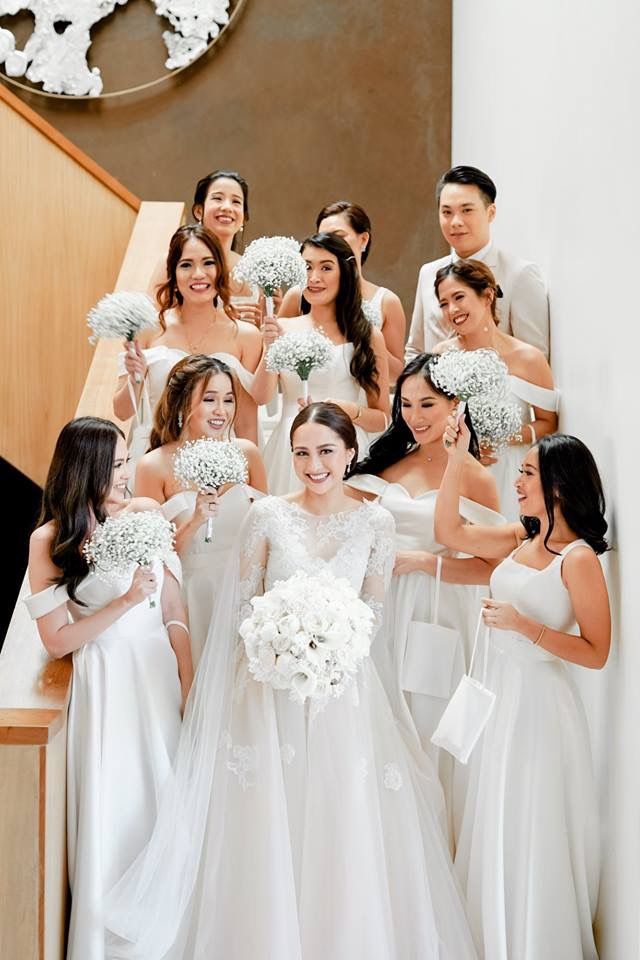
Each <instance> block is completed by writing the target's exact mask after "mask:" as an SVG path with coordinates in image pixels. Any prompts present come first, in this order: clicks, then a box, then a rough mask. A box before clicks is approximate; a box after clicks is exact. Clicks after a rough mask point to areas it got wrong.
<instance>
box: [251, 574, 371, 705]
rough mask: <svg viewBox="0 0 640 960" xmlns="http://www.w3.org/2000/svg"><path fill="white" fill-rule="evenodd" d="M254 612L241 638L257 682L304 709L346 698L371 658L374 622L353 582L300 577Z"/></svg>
mask: <svg viewBox="0 0 640 960" xmlns="http://www.w3.org/2000/svg"><path fill="white" fill-rule="evenodd" d="M251 606H252V607H253V612H252V614H251V616H249V617H247V619H246V620H244V621H243V622H242V624H241V625H240V636H241V637H242V639H243V640H244V645H245V650H246V653H247V658H248V661H249V671H250V672H251V674H252V675H253V676H254V677H255V679H256V680H259V681H261V682H262V683H269V684H271V686H272V687H274V688H275V689H276V690H288V691H289V697H290V699H291V700H293V701H294V702H296V703H301V704H302V703H304V702H305V701H306V700H307V699H311V700H314V701H316V702H318V703H324V702H326V701H327V700H328V699H329V697H340V696H342V694H343V693H344V691H345V689H346V688H347V686H348V685H349V684H350V683H351V681H352V679H353V677H354V676H355V674H356V673H357V671H358V668H359V666H360V664H361V663H362V661H363V660H364V658H365V657H367V656H368V655H369V648H370V646H371V635H372V630H373V620H374V614H373V612H372V610H371V609H370V608H369V607H368V606H367V604H366V603H364V602H363V601H362V600H361V599H360V598H359V597H358V595H357V593H356V592H355V590H354V589H353V587H352V586H351V584H350V583H349V581H348V580H346V579H344V578H342V577H335V576H334V575H333V574H332V573H330V572H328V571H323V572H321V573H318V574H315V575H313V576H311V575H309V574H307V573H303V572H298V573H295V574H294V575H293V576H292V577H289V579H288V580H278V581H277V582H276V583H275V584H274V585H273V587H272V588H271V589H270V590H268V591H267V592H266V593H265V594H264V595H263V596H260V597H254V598H253V599H252V600H251Z"/></svg>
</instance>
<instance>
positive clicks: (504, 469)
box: [489, 375, 560, 521]
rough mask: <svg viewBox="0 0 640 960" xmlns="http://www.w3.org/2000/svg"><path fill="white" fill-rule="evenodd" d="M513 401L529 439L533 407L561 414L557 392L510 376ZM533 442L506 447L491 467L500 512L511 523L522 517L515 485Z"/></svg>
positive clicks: (510, 394) (498, 454) (511, 398)
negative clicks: (529, 425) (518, 410)
mask: <svg viewBox="0 0 640 960" xmlns="http://www.w3.org/2000/svg"><path fill="white" fill-rule="evenodd" d="M509 400H510V401H511V402H512V403H515V404H516V405H517V406H518V407H519V409H520V414H521V416H522V430H523V434H524V436H525V437H527V438H528V437H529V434H530V433H531V431H530V430H529V428H528V427H527V424H529V423H531V422H532V421H533V410H532V407H539V408H540V409H541V410H551V411H553V412H554V413H557V411H558V406H559V402H560V394H559V392H558V391H557V390H549V389H547V388H546V387H539V386H538V385H537V384H535V383H530V382H529V381H528V380H523V379H522V378H521V377H513V376H511V375H510V376H509ZM531 446H532V444H530V443H519V444H517V445H516V446H513V447H504V448H503V449H502V450H499V451H498V452H497V454H496V456H497V460H498V462H497V463H493V464H491V466H490V467H489V470H491V473H492V474H493V476H494V477H495V481H496V485H497V487H498V496H499V498H500V500H499V502H500V511H501V513H503V514H504V516H505V517H506V518H507V520H508V521H517V520H518V519H519V517H520V506H519V504H518V497H517V495H516V489H515V482H516V479H517V476H518V471H519V469H520V467H521V466H522V461H523V460H524V458H525V457H526V455H527V452H528V451H529V450H530V449H531Z"/></svg>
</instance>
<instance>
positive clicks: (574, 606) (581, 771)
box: [436, 418, 611, 960]
mask: <svg viewBox="0 0 640 960" xmlns="http://www.w3.org/2000/svg"><path fill="white" fill-rule="evenodd" d="M458 429H459V433H458ZM468 442H469V433H468V430H467V429H466V426H465V425H464V423H462V424H460V427H459V428H458V426H457V425H456V421H455V419H454V418H452V419H451V420H450V423H449V425H448V427H447V430H446V433H445V443H446V444H448V445H449V446H448V450H449V453H450V460H449V464H448V466H447V469H446V472H445V477H444V480H443V482H442V485H441V488H440V493H439V495H438V502H437V505H436V534H437V536H438V538H439V539H441V540H442V541H443V542H444V543H447V544H448V545H449V546H450V547H452V548H453V549H456V550H465V551H467V552H469V553H473V554H476V555H478V556H482V557H486V558H487V559H491V560H498V559H502V560H503V562H502V563H500V564H499V566H497V567H496V569H495V570H494V572H493V574H492V576H491V599H486V600H485V601H484V608H483V616H484V621H485V624H486V625H487V627H489V628H490V636H491V649H492V656H491V658H490V667H489V673H488V676H487V681H486V682H487V687H488V688H489V689H490V690H492V691H493V692H494V693H495V695H496V703H495V707H494V710H493V713H492V715H491V717H490V719H489V723H488V725H487V727H486V728H485V731H484V734H483V737H482V739H481V740H480V743H479V745H478V746H477V747H476V748H475V752H474V754H472V757H471V770H470V775H469V789H468V792H467V800H466V805H465V810H464V817H463V822H462V829H461V834H460V837H459V841H458V849H457V854H456V871H457V873H458V875H459V877H460V880H461V882H462V884H463V886H464V888H465V891H466V895H467V903H468V910H469V918H470V921H471V925H472V928H473V930H474V934H475V936H476V940H477V944H478V946H479V947H480V948H481V949H482V951H483V952H484V956H485V957H486V958H487V960H541V958H543V957H544V958H547V957H548V958H553V960H556V958H557V960H597V952H596V947H595V943H594V937H593V929H592V922H593V916H594V912H595V907H596V901H597V896H598V873H599V828H598V809H597V795H596V787H595V784H594V778H593V770H592V761H591V754H590V747H589V734H588V728H587V721H586V717H585V714H584V709H583V705H582V702H581V700H580V696H579V693H578V690H577V688H576V686H575V684H574V682H573V679H572V677H571V674H570V671H569V669H567V664H568V663H570V664H578V665H580V666H582V667H590V668H592V669H600V668H601V667H603V666H604V664H605V662H606V660H607V656H608V653H609V643H610V632H611V628H610V614H609V600H608V596H607V587H606V583H605V580H604V576H603V573H602V568H601V566H600V562H599V561H598V557H597V554H599V553H602V552H603V551H604V550H606V549H607V543H606V540H605V533H606V530H607V523H606V520H605V518H604V496H603V492H602V485H601V482H600V477H599V475H598V470H597V467H596V465H595V463H594V460H593V457H592V456H591V454H590V453H589V451H588V450H587V448H586V447H585V446H584V444H583V443H581V442H580V441H579V440H577V439H576V438H575V437H570V436H566V435H564V434H556V435H553V436H547V437H543V438H542V440H540V441H539V442H538V444H537V445H536V446H535V447H533V448H532V449H531V450H530V451H529V452H528V453H527V455H526V457H525V458H524V462H523V466H522V471H521V474H520V476H519V477H518V480H517V481H516V489H517V495H518V501H519V504H520V513H521V514H522V520H521V522H518V523H513V524H507V525H506V526H504V527H502V528H498V529H491V528H488V527H482V526H465V525H464V524H463V523H462V520H461V518H460V516H459V514H458V501H459V495H460V483H461V476H462V470H463V464H464V462H465V459H466V455H467V454H466V451H467V446H468ZM514 547H515V549H514ZM503 558H506V559H503Z"/></svg>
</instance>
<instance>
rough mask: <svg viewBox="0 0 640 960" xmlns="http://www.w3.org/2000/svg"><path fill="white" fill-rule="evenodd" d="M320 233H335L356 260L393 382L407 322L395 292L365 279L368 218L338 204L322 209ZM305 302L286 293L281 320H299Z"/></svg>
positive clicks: (353, 206) (298, 293) (295, 292)
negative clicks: (295, 318)
mask: <svg viewBox="0 0 640 960" xmlns="http://www.w3.org/2000/svg"><path fill="white" fill-rule="evenodd" d="M316 230H317V232H318V233H335V234H336V236H338V237H342V238H343V240H346V241H347V243H348V244H349V246H350V247H351V249H352V251H353V255H354V257H355V258H356V266H357V268H358V276H359V278H360V292H361V294H362V305H363V308H364V311H365V316H366V317H367V319H368V320H369V321H370V323H372V324H373V325H374V326H375V327H378V329H379V330H382V336H383V337H384V342H385V344H386V346H387V360H388V362H389V376H390V379H391V381H392V382H395V379H396V377H397V376H398V374H399V373H400V371H401V370H402V367H403V364H404V341H405V337H406V333H407V319H406V317H405V315H404V310H403V308H402V304H401V302H400V298H399V297H398V295H397V294H396V293H394V292H393V291H392V290H388V289H387V288H386V287H380V286H378V285H377V284H375V283H372V282H371V280H367V279H366V278H365V277H364V275H363V272H362V270H363V267H364V264H365V263H366V260H367V258H368V256H369V253H370V252H371V243H372V240H373V231H372V227H371V220H370V219H369V216H368V214H367V213H366V211H365V210H363V208H362V207H361V206H359V205H358V204H357V203H350V202H349V201H348V200H336V201H335V203H328V204H327V205H326V206H324V207H323V208H322V210H321V211H320V212H319V214H318V216H317V217H316ZM308 310H309V304H308V303H307V302H306V300H305V298H304V295H303V291H302V290H301V289H300V287H291V289H290V290H287V292H286V294H285V295H284V298H283V300H282V305H281V307H280V309H279V310H278V316H279V317H297V316H298V315H299V314H300V313H306V312H307V311H308Z"/></svg>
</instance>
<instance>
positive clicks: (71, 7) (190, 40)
mask: <svg viewBox="0 0 640 960" xmlns="http://www.w3.org/2000/svg"><path fill="white" fill-rule="evenodd" d="M151 2H152V3H153V6H154V8H155V12H156V14H157V15H158V16H159V17H164V18H165V19H166V20H168V21H169V23H170V24H171V27H172V28H173V29H172V30H165V31H164V33H163V34H162V39H163V40H164V43H165V46H166V48H167V52H168V58H167V60H166V61H165V67H166V68H167V70H169V71H175V70H178V69H181V68H183V67H185V66H187V65H188V64H190V63H192V62H193V61H194V60H196V59H197V58H198V57H199V56H201V54H203V53H204V51H205V50H206V49H207V48H208V47H209V46H210V45H211V43H212V42H213V41H215V39H216V38H217V37H218V35H219V34H220V32H221V29H224V28H225V27H226V26H227V25H228V23H229V0H151ZM127 3H128V0H30V2H27V3H25V2H22V0H0V16H3V15H6V14H12V15H13V14H17V13H20V12H22V11H26V10H28V11H30V12H31V13H32V14H33V17H34V21H35V26H34V30H33V33H32V34H31V36H30V37H29V39H28V40H27V42H26V44H25V46H24V49H22V50H17V49H16V42H15V37H14V35H13V33H11V31H10V30H5V29H2V28H0V65H3V66H4V71H5V73H6V75H7V78H11V77H26V78H27V80H30V81H31V82H32V83H36V84H42V90H43V91H45V92H47V93H50V94H62V95H66V96H75V97H78V96H80V97H87V96H90V97H98V96H100V95H101V94H102V76H101V74H100V69H99V68H98V67H89V64H88V63H87V52H88V50H89V47H90V46H91V28H92V26H93V25H94V24H95V23H97V22H98V21H99V20H102V19H103V18H104V17H108V16H109V14H111V13H113V11H114V10H115V8H116V7H118V6H125V5H126V4H127ZM239 6H240V4H237V5H236V8H237V7H239ZM234 12H235V11H234ZM163 79H164V78H163ZM153 82H157V81H153ZM144 86H148V84H145V85H144ZM36 92H37V91H36ZM122 92H125V91H122Z"/></svg>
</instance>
